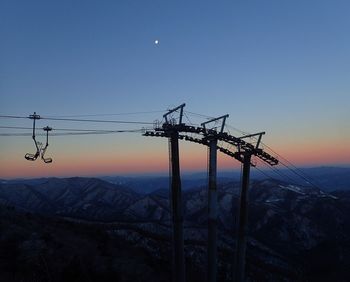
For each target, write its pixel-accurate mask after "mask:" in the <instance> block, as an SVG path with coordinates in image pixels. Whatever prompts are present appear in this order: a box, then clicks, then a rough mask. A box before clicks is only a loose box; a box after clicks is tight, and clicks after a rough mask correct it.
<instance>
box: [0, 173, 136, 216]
mask: <svg viewBox="0 0 350 282" xmlns="http://www.w3.org/2000/svg"><path fill="white" fill-rule="evenodd" d="M30 183H32V182H30ZM139 197H140V196H139V195H138V194H137V193H135V192H133V191H132V190H129V189H127V188H125V187H123V186H120V185H114V184H111V183H108V182H105V181H102V180H100V179H97V178H80V177H74V178H63V179H60V178H48V179H46V181H42V182H39V184H37V185H32V184H31V185H28V184H23V182H20V183H18V184H16V183H10V184H0V203H2V204H4V205H12V206H16V207H17V208H20V209H22V210H27V211H32V212H38V213H42V214H52V215H61V216H71V217H78V218H88V219H94V220H115V219H117V218H119V216H120V215H121V211H122V210H124V209H125V208H126V207H128V206H129V205H130V204H131V203H133V202H135V201H136V200H137V199H138V198H139Z"/></svg>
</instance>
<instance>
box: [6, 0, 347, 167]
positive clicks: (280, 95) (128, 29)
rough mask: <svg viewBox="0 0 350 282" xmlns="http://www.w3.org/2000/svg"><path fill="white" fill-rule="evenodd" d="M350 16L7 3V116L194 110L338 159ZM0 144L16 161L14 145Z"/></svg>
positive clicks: (305, 9) (187, 4)
mask: <svg viewBox="0 0 350 282" xmlns="http://www.w3.org/2000/svg"><path fill="white" fill-rule="evenodd" d="M349 9H350V2H348V1H337V0H336V1H165V0H162V1H144V0H143V1H141V0H140V1H130V0H128V1H15V0H11V1H7V0H4V1H2V2H1V4H0V23H1V24H0V38H1V44H0V62H1V64H0V99H1V104H0V113H1V114H18V115H28V114H30V113H32V112H33V111H37V112H38V113H40V114H42V115H83V114H102V113H121V112H135V111H153V110H165V109H166V108H168V107H171V106H176V105H178V104H180V103H182V102H186V103H187V108H188V110H189V111H193V112H198V113H203V114H205V115H211V116H218V115H222V114H226V113H229V114H230V120H229V122H230V123H231V124H232V125H234V126H236V127H238V128H242V129H244V130H246V131H250V132H254V131H261V130H266V131H267V132H268V135H266V137H265V138H266V140H267V141H268V143H269V144H272V145H273V146H276V147H277V148H278V149H279V151H280V152H281V151H282V152H281V153H283V150H285V151H286V152H287V154H288V156H289V157H293V154H292V153H291V151H293V150H299V149H300V146H303V149H305V150H306V149H307V148H309V147H310V146H311V145H312V143H313V142H319V143H320V144H321V145H322V146H321V145H320V148H322V150H336V149H334V147H333V146H332V145H331V144H342V143H346V142H348V141H350V133H349V129H348V128H349V126H348V122H349V120H350V114H349V112H350V111H349V105H350V94H349V90H350V37H349V30H350V18H349V16H348V12H349ZM156 39H157V40H159V42H160V43H159V44H158V45H156V44H154V41H155V40H156ZM156 117H157V115H155V116H152V117H150V116H138V117H135V118H138V119H147V120H148V119H149V120H150V121H153V119H154V118H156ZM128 118H130V117H128ZM0 122H1V124H2V125H8V124H11V125H13V124H14V123H13V122H12V121H10V122H9V121H7V120H0ZM16 124H17V125H23V123H21V124H19V123H18V122H17V123H16ZM59 125H60V126H62V125H61V124H57V126H59ZM66 127H67V126H66ZM2 132H4V130H3V131H2ZM132 138H136V137H132ZM140 138H141V137H140ZM0 142H1V143H2V144H3V148H4V149H3V150H2V152H1V154H3V157H6V158H7V157H9V156H8V155H7V154H8V152H10V151H11V152H13V151H14V150H15V148H14V145H13V144H14V142H15V141H14V140H11V139H10V138H7V139H3V138H2V139H1V140H0ZM21 142H22V141H21ZM28 142H29V141H28ZM64 142H67V143H69V144H70V147H72V148H74V147H75V146H78V145H77V144H78V143H79V142H80V141H79V142H78V141H76V140H75V139H72V140H68V141H64ZM96 142H97V144H100V145H101V146H104V147H106V146H107V145H106V144H105V143H103V142H106V141H103V140H99V141H96ZM126 142H127V143H128V142H131V143H135V144H138V145H139V144H140V143H142V142H143V141H142V142H141V141H138V140H136V139H132V140H131V141H126ZM157 142H158V141H157ZM21 144H22V143H21ZM142 144H143V143H142ZM157 144H158V143H157ZM293 144H294V147H293ZM107 147H108V146H107ZM320 148H318V150H321V149H320ZM338 149H339V150H340V149H341V150H343V147H341V146H340V147H339V146H338ZM338 153H339V156H340V154H341V152H338ZM315 154H316V153H315ZM343 154H345V156H343V157H341V158H340V159H339V163H350V151H349V149H347V151H345V152H343ZM296 160H298V159H296ZM347 160H348V161H347ZM320 162H321V161H320V160H318V161H317V163H320ZM323 162H324V163H327V158H325V159H324V160H323ZM331 162H337V161H336V159H335V160H332V161H331Z"/></svg>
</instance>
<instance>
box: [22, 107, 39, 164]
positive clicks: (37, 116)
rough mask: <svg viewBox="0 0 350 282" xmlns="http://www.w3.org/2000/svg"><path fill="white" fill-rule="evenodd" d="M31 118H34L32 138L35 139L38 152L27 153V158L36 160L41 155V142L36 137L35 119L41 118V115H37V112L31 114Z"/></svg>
mask: <svg viewBox="0 0 350 282" xmlns="http://www.w3.org/2000/svg"><path fill="white" fill-rule="evenodd" d="M29 118H30V119H32V120H33V135H32V138H33V140H34V144H35V147H36V152H35V153H34V154H30V153H27V154H25V156H24V157H25V158H26V159H27V160H28V161H35V160H36V159H37V158H38V157H39V155H40V148H39V144H38V142H37V141H36V139H35V120H37V119H40V116H39V115H37V114H36V113H35V112H34V114H33V115H30V116H29Z"/></svg>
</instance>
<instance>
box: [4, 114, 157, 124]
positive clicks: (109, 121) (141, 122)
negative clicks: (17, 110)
mask: <svg viewBox="0 0 350 282" xmlns="http://www.w3.org/2000/svg"><path fill="white" fill-rule="evenodd" d="M0 118H23V119H29V118H30V117H23V116H9V115H0ZM40 119H44V120H59V121H77V122H101V123H124V124H153V122H144V121H125V120H101V119H73V118H50V117H44V116H41V117H40Z"/></svg>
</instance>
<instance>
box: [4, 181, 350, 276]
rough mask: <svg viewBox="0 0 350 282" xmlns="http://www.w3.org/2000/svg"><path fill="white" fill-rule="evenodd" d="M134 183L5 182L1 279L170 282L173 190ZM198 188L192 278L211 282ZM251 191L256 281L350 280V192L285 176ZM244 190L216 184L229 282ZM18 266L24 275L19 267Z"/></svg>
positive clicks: (190, 209) (190, 205)
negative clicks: (135, 269)
mask: <svg viewBox="0 0 350 282" xmlns="http://www.w3.org/2000/svg"><path fill="white" fill-rule="evenodd" d="M345 178H346V176H345ZM197 179H198V178H197ZM142 181H145V180H144V179H143V180H142ZM142 181H140V182H142ZM131 183H132V182H130V181H129V180H128V181H126V182H124V183H121V182H119V183H118V184H113V183H111V182H107V181H104V180H101V179H96V178H80V177H74V178H63V179H59V178H48V179H41V180H35V181H32V180H31V181H28V182H26V181H25V180H21V181H19V180H16V181H3V182H2V183H1V184H0V218H1V225H0V227H1V234H2V235H1V237H0V246H1V248H2V252H1V255H0V270H1V271H0V280H1V278H3V279H2V280H3V281H6V279H7V278H8V277H12V276H11V275H14V276H13V277H15V278H14V280H10V281H23V279H24V280H25V279H27V280H28V281H29V280H30V279H32V278H30V277H31V276H30V275H32V274H28V273H27V272H26V269H27V268H30V267H31V266H33V265H36V268H35V269H37V270H36V274H35V275H36V279H37V280H36V281H49V280H48V277H50V280H51V281H69V279H73V278H74V277H75V280H74V279H73V280H74V281H83V280H84V281H88V280H90V281H101V279H102V278H103V277H104V281H112V280H113V279H115V278H116V277H120V279H119V280H118V279H117V280H116V281H135V279H136V281H146V280H143V278H147V280H148V281H156V280H157V281H169V277H170V276H171V214H170V209H169V191H168V189H165V188H166V187H163V189H162V187H159V186H157V189H151V190H152V192H150V193H147V194H145V193H138V192H136V191H137V189H138V188H136V189H131V187H130V185H131ZM164 184H165V183H164ZM192 184H193V185H194V186H192V187H191V186H189V187H187V189H185V190H184V192H183V207H184V216H185V217H184V235H185V254H186V269H187V274H186V275H187V278H188V281H204V280H205V265H206V244H207V200H208V199H207V188H206V185H204V184H205V183H204V184H203V183H200V182H196V181H194V182H193V183H192ZM202 184H203V185H202ZM139 185H140V184H139ZM250 186H251V187H250V191H249V226H248V246H247V276H248V278H249V279H250V280H258V281H271V280H273V281H277V280H278V281H295V280H298V281H347V280H349V279H350V275H349V272H348V269H350V192H349V188H350V186H345V187H344V189H333V188H332V189H328V190H329V191H332V190H337V191H334V192H331V193H330V192H327V191H323V190H320V189H318V188H315V187H310V186H302V185H296V184H295V183H290V182H288V181H285V180H284V181H282V180H280V179H256V180H252V181H251V185H250ZM239 189H240V183H239V182H238V181H235V180H230V179H227V178H223V179H222V180H221V181H219V183H218V207H219V217H218V244H219V245H218V254H219V264H218V275H219V281H230V278H231V273H232V262H233V257H234V251H235V234H236V217H237V208H238V205H237V203H238V198H239ZM326 190H327V189H326ZM118 242H119V243H118ZM72 244H73V245H76V247H69V246H73V245H72ZM96 246H97V247H96ZM84 249H86V252H90V256H91V257H89V259H87V253H86V252H84ZM119 251H120V253H121V254H122V255H120V254H119ZM14 253H15V254H16V256H15V257H16V259H13V257H12V255H13V254H14ZM130 254H135V255H137V256H136V257H130ZM63 256H66V257H67V258H68V259H67V260H62V257H63ZM118 257H119V258H120V259H119V261H118V262H115V259H116V258H118ZM42 258H44V259H42ZM11 262H12V263H11ZM18 263H21V265H22V266H23V268H21V269H20V270H18V269H17V270H16V269H15V270H14V268H16V265H18ZM45 264H46V266H45ZM133 264H134V265H139V266H140V269H142V270H143V271H145V273H146V274H147V275H145V276H144V277H142V278H140V279H137V278H135V275H136V274H135V273H133V271H132V267H126V266H125V267H123V265H133ZM38 265H40V266H41V267H42V268H40V267H37V266H38ZM74 266H75V267H76V269H78V270H73V269H74ZM159 266H162V267H159ZM40 269H41V270H40ZM43 269H48V270H46V271H43ZM55 269H56V270H55ZM11 271H12V272H11ZM14 273H15V274H14ZM16 273H17V274H16ZM18 273H19V274H18ZM134 274H135V275H134ZM16 275H17V276H16ZM54 277H57V280H55V278H54ZM86 277H88V279H87V278H86ZM5 278H6V279H5ZM29 278H30V279H29ZM4 279H5V280H4ZM33 279H34V278H33ZM40 279H42V280H40ZM109 279H110V280H109ZM123 279H124V280H123ZM25 281H26V280H25Z"/></svg>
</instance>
